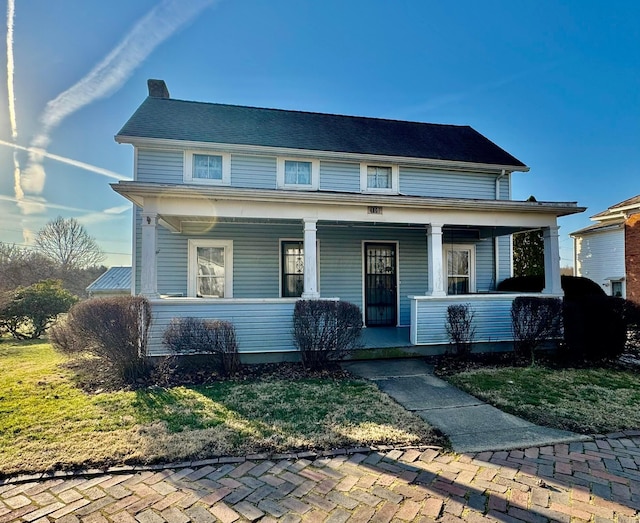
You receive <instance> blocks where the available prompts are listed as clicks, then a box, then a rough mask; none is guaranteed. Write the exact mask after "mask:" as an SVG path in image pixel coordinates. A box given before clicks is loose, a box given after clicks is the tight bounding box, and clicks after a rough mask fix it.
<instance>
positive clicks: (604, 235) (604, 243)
mask: <svg viewBox="0 0 640 523" xmlns="http://www.w3.org/2000/svg"><path fill="white" fill-rule="evenodd" d="M575 256H576V275H577V276H583V277H585V278H589V279H590V280H593V281H595V282H596V283H597V284H598V285H600V286H601V287H602V288H603V289H604V291H605V292H606V293H607V294H609V295H611V283H610V281H609V279H610V278H622V277H624V276H625V264H624V229H614V230H608V231H602V232H595V233H590V234H585V235H583V236H579V237H577V238H576V255H575Z"/></svg>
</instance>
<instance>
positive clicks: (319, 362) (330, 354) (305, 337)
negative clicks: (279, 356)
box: [292, 300, 362, 369]
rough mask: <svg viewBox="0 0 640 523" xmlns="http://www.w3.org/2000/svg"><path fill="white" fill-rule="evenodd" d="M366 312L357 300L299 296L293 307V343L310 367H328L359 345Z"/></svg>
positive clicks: (305, 364)
mask: <svg viewBox="0 0 640 523" xmlns="http://www.w3.org/2000/svg"><path fill="white" fill-rule="evenodd" d="M361 334H362V313H361V312H360V308H359V307H358V306H357V305H354V304H353V303H349V302H344V301H328V300H299V301H297V302H296V306H295V308H294V311H293V332H292V335H293V343H294V344H295V346H296V347H297V348H298V350H299V351H300V356H301V358H302V363H303V365H304V366H305V368H308V369H321V368H326V367H327V366H328V364H329V362H330V361H336V360H340V359H342V358H343V357H344V355H345V354H346V352H347V351H349V350H353V349H356V348H358V347H359V346H360V345H359V342H360V336H361Z"/></svg>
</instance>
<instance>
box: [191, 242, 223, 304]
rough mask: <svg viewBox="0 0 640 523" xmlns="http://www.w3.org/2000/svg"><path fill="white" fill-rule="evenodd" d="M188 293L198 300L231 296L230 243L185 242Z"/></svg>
mask: <svg viewBox="0 0 640 523" xmlns="http://www.w3.org/2000/svg"><path fill="white" fill-rule="evenodd" d="M188 294H189V296H192V297H198V298H231V297H233V242H232V241H230V240H189V281H188Z"/></svg>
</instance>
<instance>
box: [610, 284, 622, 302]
mask: <svg viewBox="0 0 640 523" xmlns="http://www.w3.org/2000/svg"><path fill="white" fill-rule="evenodd" d="M611 296H616V297H617V298H623V297H624V295H623V290H622V281H620V280H618V281H615V280H611Z"/></svg>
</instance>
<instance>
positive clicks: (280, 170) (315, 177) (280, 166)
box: [277, 156, 320, 191]
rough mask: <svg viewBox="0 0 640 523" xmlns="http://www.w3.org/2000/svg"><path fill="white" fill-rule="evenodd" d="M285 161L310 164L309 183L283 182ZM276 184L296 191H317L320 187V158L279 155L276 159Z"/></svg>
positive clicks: (280, 187)
mask: <svg viewBox="0 0 640 523" xmlns="http://www.w3.org/2000/svg"><path fill="white" fill-rule="evenodd" d="M285 162H305V163H310V164H311V183H310V184H300V183H285V177H284V164H285ZM277 186H278V189H296V190H298V191H317V190H318V187H320V160H313V159H311V158H293V157H286V156H279V157H278V159H277Z"/></svg>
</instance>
